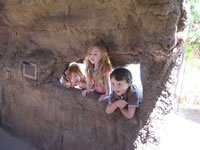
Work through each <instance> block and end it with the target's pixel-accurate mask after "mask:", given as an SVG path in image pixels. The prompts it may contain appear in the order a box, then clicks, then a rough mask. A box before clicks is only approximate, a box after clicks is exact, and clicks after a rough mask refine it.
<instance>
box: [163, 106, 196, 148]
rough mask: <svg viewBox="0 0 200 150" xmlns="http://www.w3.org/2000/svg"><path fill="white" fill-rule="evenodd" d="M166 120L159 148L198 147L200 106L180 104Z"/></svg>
mask: <svg viewBox="0 0 200 150" xmlns="http://www.w3.org/2000/svg"><path fill="white" fill-rule="evenodd" d="M166 120H167V121H166V127H165V132H164V135H163V137H162V139H161V144H160V150H199V149H200V146H199V145H200V143H199V139H200V106H198V105H196V106H195V105H194V106H191V107H190V106H189V107H188V106H180V107H179V111H178V112H177V110H174V112H172V113H171V114H169V115H168V116H167V117H166Z"/></svg>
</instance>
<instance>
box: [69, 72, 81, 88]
mask: <svg viewBox="0 0 200 150" xmlns="http://www.w3.org/2000/svg"><path fill="white" fill-rule="evenodd" d="M80 80H81V78H80V76H79V75H78V74H77V73H74V72H72V74H71V82H72V85H74V86H75V85H78V84H79V82H80Z"/></svg>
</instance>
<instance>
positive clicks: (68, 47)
mask: <svg viewBox="0 0 200 150" xmlns="http://www.w3.org/2000/svg"><path fill="white" fill-rule="evenodd" d="M186 21H187V13H186V8H185V2H184V1H183V0H151V1H149V0H126V1H121V0H87V1H86V0H40V1H39V0H1V1H0V69H1V73H0V77H1V78H0V124H1V125H2V126H3V127H6V128H9V129H10V131H11V132H13V133H14V134H16V135H17V136H20V137H22V138H25V139H28V140H30V141H31V142H32V143H34V144H35V145H37V146H38V147H39V148H40V149H44V150H64V149H73V150H76V149H91V150H92V149H99V150H101V149H115V150H117V149H119V150H121V149H124V150H130V149H144V148H146V149H148V148H149V147H151V148H152V147H153V148H156V146H155V145H156V144H158V143H159V141H158V137H157V135H156V134H157V132H156V128H157V127H158V126H159V125H160V122H161V121H160V120H162V117H163V116H164V115H165V114H167V113H168V112H169V111H170V109H171V107H172V102H173V94H174V89H175V85H176V82H177V74H178V72H179V67H180V65H181V61H182V55H183V45H182V43H183V40H184V34H183V33H184V32H185V29H186ZM95 41H104V43H105V44H106V45H107V46H108V48H109V56H110V58H111V61H112V64H113V66H123V65H125V64H130V63H140V65H141V75H142V84H143V88H144V100H143V102H142V104H141V106H140V108H139V109H138V110H137V112H136V116H135V117H134V119H132V120H127V119H125V118H124V117H123V116H122V115H121V114H120V112H119V111H116V113H114V114H112V115H110V116H108V115H106V114H105V104H103V103H98V102H97V100H96V99H97V95H90V96H87V97H82V96H81V91H80V90H78V89H66V88H63V87H61V86H59V85H58V79H59V77H60V76H61V74H62V72H63V70H64V68H65V67H66V65H67V64H68V63H69V62H72V61H82V60H83V59H84V58H85V56H86V51H87V48H88V46H89V45H90V44H91V43H92V42H95ZM34 65H35V66H34ZM24 67H25V68H26V67H28V68H27V69H30V70H29V73H30V74H32V75H34V72H32V70H31V68H34V67H36V68H35V69H36V74H35V79H30V78H29V77H28V78H27V77H24V72H23V71H24V70H23V69H24ZM154 146H155V147H154Z"/></svg>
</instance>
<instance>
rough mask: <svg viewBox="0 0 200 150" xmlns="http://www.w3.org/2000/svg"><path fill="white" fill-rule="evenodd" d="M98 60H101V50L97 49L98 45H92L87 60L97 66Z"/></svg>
mask: <svg viewBox="0 0 200 150" xmlns="http://www.w3.org/2000/svg"><path fill="white" fill-rule="evenodd" d="M100 60H101V51H100V50H99V48H98V47H94V48H93V49H92V50H91V51H90V52H89V61H90V63H91V64H94V65H95V66H97V65H98V63H99V61H100Z"/></svg>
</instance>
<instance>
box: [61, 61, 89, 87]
mask: <svg viewBox="0 0 200 150" xmlns="http://www.w3.org/2000/svg"><path fill="white" fill-rule="evenodd" d="M60 83H61V84H62V85H66V86H67V87H70V88H74V87H77V86H78V87H79V88H82V89H86V87H87V84H86V80H85V76H84V75H83V73H82V72H81V69H80V67H79V66H78V64H76V63H72V64H70V65H69V68H68V69H67V70H66V71H65V73H64V75H63V76H62V77H61V79H60Z"/></svg>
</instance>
